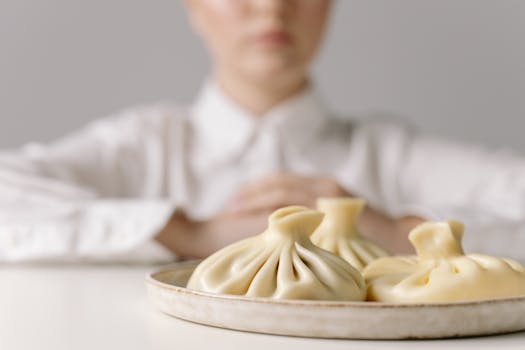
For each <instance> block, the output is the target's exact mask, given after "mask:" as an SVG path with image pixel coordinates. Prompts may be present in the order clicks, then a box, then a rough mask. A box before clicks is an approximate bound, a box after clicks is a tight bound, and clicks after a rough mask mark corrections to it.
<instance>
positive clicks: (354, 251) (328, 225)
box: [311, 198, 389, 271]
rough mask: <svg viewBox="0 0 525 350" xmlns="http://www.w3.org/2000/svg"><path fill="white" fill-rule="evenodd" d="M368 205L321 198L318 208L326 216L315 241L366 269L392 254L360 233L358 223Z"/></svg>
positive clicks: (350, 200)
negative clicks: (374, 261) (375, 261)
mask: <svg viewBox="0 0 525 350" xmlns="http://www.w3.org/2000/svg"><path fill="white" fill-rule="evenodd" d="M364 206H365V202H364V201H363V200H361V199H358V198H319V199H318V200H317V209H318V210H320V211H321V212H323V213H324V214H325V218H324V220H323V222H322V223H321V225H320V226H319V227H318V228H317V230H316V231H315V232H314V234H313V235H312V237H311V239H312V242H314V243H315V244H316V245H317V246H319V247H321V248H323V249H326V250H328V251H330V252H332V253H334V254H335V255H338V256H340V257H341V258H343V259H345V260H346V261H348V262H349V263H350V264H351V265H352V266H354V267H355V268H357V269H358V270H360V271H361V270H363V269H364V268H365V266H366V265H368V264H369V263H370V262H371V261H373V260H375V259H377V258H379V257H383V256H387V255H389V254H388V253H387V252H386V251H385V250H384V249H383V248H381V247H379V246H378V245H376V244H374V243H372V242H371V241H369V240H367V239H365V238H364V237H363V236H361V235H360V234H359V231H358V230H357V227H356V223H357V219H358V217H359V215H360V214H361V212H362V211H363V208H364Z"/></svg>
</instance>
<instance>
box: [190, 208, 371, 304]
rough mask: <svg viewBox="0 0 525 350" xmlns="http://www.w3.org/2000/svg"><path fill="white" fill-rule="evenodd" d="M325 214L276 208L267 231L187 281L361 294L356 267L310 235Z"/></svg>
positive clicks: (228, 288) (289, 292)
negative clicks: (324, 247) (311, 239)
mask: <svg viewBox="0 0 525 350" xmlns="http://www.w3.org/2000/svg"><path fill="white" fill-rule="evenodd" d="M323 216H324V215H323V214H322V213H321V212H318V211H316V210H311V209H308V208H306V207H300V206H291V207H285V208H281V209H279V210H277V211H275V212H274V213H272V215H270V217H269V220H268V223H269V225H268V228H267V229H266V231H264V232H263V233H261V234H260V235H257V236H254V237H251V238H247V239H245V240H242V241H239V242H237V243H234V244H232V245H230V246H227V247H226V248H223V249H221V250H219V251H217V252H216V253H214V254H213V255H211V256H210V257H208V258H207V259H205V260H204V261H202V262H201V263H200V264H199V266H197V268H196V269H195V271H194V272H193V274H192V276H191V278H190V280H189V282H188V286H187V287H188V288H190V289H194V290H200V291H206V292H212V293H225V294H237V295H246V296H253V297H270V298H279V299H311V300H358V301H362V300H364V298H365V295H366V285H365V283H364V279H363V277H362V275H361V274H360V273H359V271H357V270H356V269H354V268H353V267H352V266H350V265H349V264H348V263H347V262H346V261H344V260H343V259H341V258H339V257H338V256H335V255H334V254H332V253H330V252H328V251H326V250H323V249H321V248H319V247H317V246H315V245H314V244H313V243H312V242H311V241H310V235H311V234H312V232H313V231H314V230H315V229H316V227H317V226H318V225H319V223H320V222H321V220H322V219H323Z"/></svg>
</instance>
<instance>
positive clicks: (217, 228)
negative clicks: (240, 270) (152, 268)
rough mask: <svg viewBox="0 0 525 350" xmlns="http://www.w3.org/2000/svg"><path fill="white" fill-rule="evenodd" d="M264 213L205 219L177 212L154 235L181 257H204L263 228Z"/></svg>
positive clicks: (264, 222)
mask: <svg viewBox="0 0 525 350" xmlns="http://www.w3.org/2000/svg"><path fill="white" fill-rule="evenodd" d="M267 220H268V217H267V215H265V214H246V215H233V214H229V213H223V214H220V215H217V216H215V217H213V218H211V219H209V220H205V221H193V220H190V219H189V218H187V217H186V216H185V215H184V214H183V213H179V212H177V213H175V214H174V215H173V216H172V217H171V219H170V220H169V222H168V223H167V224H166V226H165V227H164V228H163V229H162V231H161V232H159V234H158V235H157V236H156V237H155V239H156V240H157V241H158V242H159V243H161V244H162V245H164V246H165V247H166V248H168V249H169V250H171V251H172V252H174V253H175V254H177V256H178V257H179V258H182V259H190V258H191V259H195V258H205V257H207V256H208V255H210V254H212V253H214V252H215V251H217V250H219V249H221V248H223V247H225V246H227V245H229V244H231V243H234V242H236V241H239V240H241V239H244V238H248V237H251V236H253V235H256V234H259V233H261V232H263V231H264V229H265V228H266V225H267Z"/></svg>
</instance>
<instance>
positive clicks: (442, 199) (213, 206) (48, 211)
mask: <svg viewBox="0 0 525 350" xmlns="http://www.w3.org/2000/svg"><path fill="white" fill-rule="evenodd" d="M332 6H333V2H332V1H330V0H306V1H302V0H290V1H284V0H222V1H219V0H186V1H185V7H186V9H187V13H188V16H189V18H190V22H191V24H192V26H193V28H194V30H195V31H196V32H197V33H198V34H199V36H200V37H201V38H202V40H203V41H204V42H205V44H206V46H207V48H208V50H209V53H210V56H211V58H212V67H211V72H210V74H209V78H208V79H207V81H205V82H204V84H203V87H202V89H201V91H200V93H199V95H198V96H197V98H196V99H195V101H194V103H193V104H192V105H191V106H181V105H178V104H175V103H174V104H157V105H152V106H142V107H137V108H131V109H128V110H125V111H123V112H121V113H118V114H116V115H113V116H110V117H107V118H104V119H100V120H97V121H95V122H93V123H91V124H90V125H88V126H87V127H85V128H83V129H81V130H79V131H77V132H74V133H72V134H70V135H67V136H65V137H63V138H61V139H58V140H56V141H54V142H51V143H48V144H38V143H29V144H27V145H26V146H24V147H22V148H20V149H18V150H12V151H2V152H0V261H35V260H39V261H40V260H53V261H73V260H74V261H77V260H111V261H115V260H125V261H169V260H172V259H174V258H200V257H205V256H207V255H209V254H210V253H212V252H214V251H215V250H217V249H220V248H221V247H223V246H225V245H227V244H229V243H232V242H234V241H236V240H239V239H242V238H245V237H248V236H251V235H253V234H257V233H260V232H261V231H262V230H263V229H264V227H265V226H266V220H267V215H268V214H269V213H270V212H271V211H273V210H274V209H276V208H278V207H281V206H285V205H291V204H299V205H306V206H310V207H313V206H315V200H316V199H317V198H318V197H321V196H324V197H326V196H360V197H363V198H364V199H366V200H367V202H368V203H369V205H368V206H367V208H366V209H365V212H364V214H363V215H362V217H361V219H360V222H359V226H360V228H361V230H362V232H363V233H364V234H365V235H366V236H368V237H369V238H370V239H372V240H374V241H376V242H377V243H379V244H381V245H383V246H384V247H385V248H387V249H389V250H390V251H392V252H394V253H405V252H409V251H410V249H411V248H410V246H409V244H408V240H407V234H408V232H409V230H410V229H411V228H413V227H414V226H415V225H417V224H418V223H421V222H422V221H424V220H426V219H446V218H449V217H450V218H456V219H459V220H463V221H465V222H466V223H467V231H468V232H469V233H468V234H467V236H466V242H465V246H466V248H467V249H468V250H477V251H480V252H491V253H494V254H501V255H505V256H511V257H514V258H518V259H521V260H525V252H524V249H523V247H524V246H525V235H524V233H523V232H522V231H523V228H524V227H525V176H524V175H525V160H524V159H523V158H522V157H519V156H516V155H512V154H510V153H504V152H499V151H497V152H494V151H488V150H484V149H483V148H481V147H479V146H475V145H464V144H461V143H454V142H448V141H443V140H438V139H435V138H432V137H428V136H425V135H422V134H420V133H418V132H416V131H415V130H413V129H412V128H411V127H409V126H407V125H404V124H403V123H400V122H398V121H396V120H388V119H373V118H372V119H370V118H367V119H366V120H359V119H358V118H355V117H348V116H343V117H344V118H341V116H336V115H334V113H332V112H330V110H329V109H328V108H327V107H326V106H325V105H324V104H323V102H322V100H321V98H320V97H319V93H318V92H317V91H316V90H315V85H314V82H312V80H311V78H310V66H311V63H312V61H313V59H314V57H315V56H316V53H317V52H318V50H319V47H320V44H321V41H322V38H323V34H324V31H325V27H326V25H327V22H328V19H329V15H330V11H331V8H332Z"/></svg>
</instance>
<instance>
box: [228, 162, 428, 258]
mask: <svg viewBox="0 0 525 350" xmlns="http://www.w3.org/2000/svg"><path fill="white" fill-rule="evenodd" d="M348 196H352V194H351V193H349V192H347V191H346V190H345V189H344V188H343V187H342V186H341V185H339V183H338V182H337V181H336V180H334V179H332V178H328V177H306V176H300V175H295V174H291V173H287V172H279V173H275V174H272V175H270V176H268V177H266V178H263V179H262V180H260V181H256V182H254V183H249V184H247V185H245V186H243V187H241V189H240V191H239V192H238V193H237V194H236V195H235V196H234V197H233V198H232V200H231V201H230V202H229V203H228V205H227V209H226V210H227V211H228V212H230V213H232V214H236V215H238V216H243V215H264V216H267V215H269V214H270V213H271V212H272V211H274V210H276V209H278V208H280V207H283V206H287V205H304V206H307V207H310V208H315V207H316V201H317V198H319V197H348ZM423 221H424V220H423V219H422V218H419V217H415V216H407V217H400V218H392V217H390V216H388V215H386V214H384V213H382V212H381V211H379V210H377V209H375V208H373V207H371V206H369V205H367V206H366V207H365V209H364V211H363V213H362V215H361V216H360V217H359V221H358V223H357V226H358V229H359V230H360V232H361V233H363V235H364V236H366V237H368V238H370V239H372V240H373V241H375V242H377V243H378V244H380V245H382V246H384V247H385V248H386V249H388V250H389V251H391V252H393V253H399V254H401V253H410V252H413V248H412V246H411V245H410V242H409V241H408V232H409V231H410V230H411V229H412V228H414V227H415V226H416V225H417V224H419V223H421V222H423Z"/></svg>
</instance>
